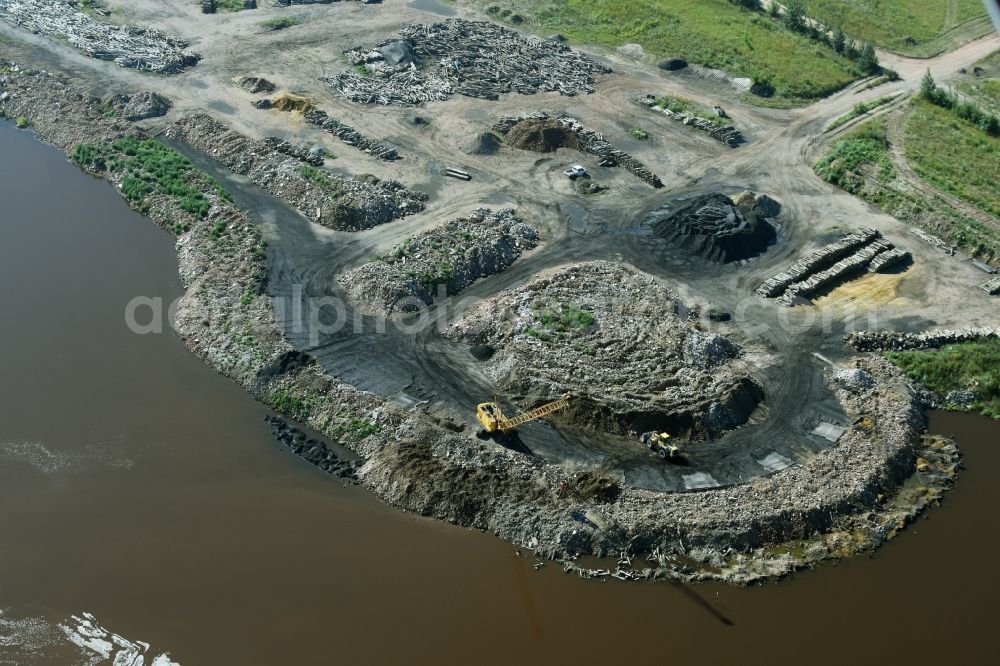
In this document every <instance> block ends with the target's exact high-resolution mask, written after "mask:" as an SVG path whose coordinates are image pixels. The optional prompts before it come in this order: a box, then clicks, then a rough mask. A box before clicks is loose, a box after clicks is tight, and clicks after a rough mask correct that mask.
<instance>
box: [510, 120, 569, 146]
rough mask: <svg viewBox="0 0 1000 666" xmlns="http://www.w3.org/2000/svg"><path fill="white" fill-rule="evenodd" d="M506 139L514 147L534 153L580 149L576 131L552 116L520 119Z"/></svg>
mask: <svg viewBox="0 0 1000 666" xmlns="http://www.w3.org/2000/svg"><path fill="white" fill-rule="evenodd" d="M507 140H508V141H510V143H511V145H512V146H514V147H515V148H520V149H521V150H532V151H534V152H536V153H551V152H555V151H556V149H558V148H572V149H574V150H580V137H579V136H577V134H576V132H574V131H573V130H571V129H569V128H568V127H566V126H565V125H563V124H562V123H561V122H559V121H558V120H555V119H552V118H538V119H536V118H528V119H526V120H522V121H521V122H519V123H517V124H516V125H514V126H513V127H511V128H510V131H509V132H507Z"/></svg>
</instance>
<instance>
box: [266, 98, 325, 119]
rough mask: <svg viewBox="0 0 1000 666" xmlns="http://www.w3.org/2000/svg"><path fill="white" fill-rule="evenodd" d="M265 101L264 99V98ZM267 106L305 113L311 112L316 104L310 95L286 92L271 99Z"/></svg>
mask: <svg viewBox="0 0 1000 666" xmlns="http://www.w3.org/2000/svg"><path fill="white" fill-rule="evenodd" d="M262 101H263V100H262ZM269 102H270V103H269V104H268V106H267V108H273V109H277V110H278V111H288V112H292V111H297V112H298V113H301V114H303V115H305V114H307V113H309V112H310V111H312V110H313V109H315V108H316V106H315V105H314V104H313V102H312V100H311V99H309V98H308V97H302V96H301V95H293V94H291V93H285V94H283V95H278V96H277V97H275V98H274V99H272V100H269Z"/></svg>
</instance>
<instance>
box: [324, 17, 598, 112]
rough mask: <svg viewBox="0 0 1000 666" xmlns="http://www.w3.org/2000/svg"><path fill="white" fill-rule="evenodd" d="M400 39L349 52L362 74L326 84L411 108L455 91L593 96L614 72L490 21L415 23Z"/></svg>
mask: <svg viewBox="0 0 1000 666" xmlns="http://www.w3.org/2000/svg"><path fill="white" fill-rule="evenodd" d="M400 37H401V39H398V40H387V41H384V42H381V43H379V44H377V45H375V46H374V47H361V46H359V47H356V48H353V49H348V50H347V51H345V54H346V55H347V59H348V61H349V62H350V63H351V65H353V66H354V67H356V68H358V69H359V70H361V71H360V72H345V73H342V74H340V75H339V76H338V77H336V78H324V79H322V80H324V81H326V82H327V83H329V84H330V85H332V86H333V87H334V88H336V89H337V90H339V91H341V92H342V93H343V94H344V95H346V96H347V98H348V99H351V100H353V101H355V102H360V103H362V104H383V105H390V104H393V105H399V106H411V105H415V104H420V103H421V102H429V101H432V100H446V99H448V98H450V97H451V96H452V95H455V94H458V95H465V96H467V97H480V98H484V99H497V98H498V97H499V95H502V94H504V93H510V92H518V93H521V94H522V95H533V94H535V93H536V92H538V91H540V90H542V91H554V92H558V93H559V94H561V95H577V94H579V93H592V92H594V88H593V83H594V74H597V73H608V72H610V71H611V70H610V69H609V68H607V67H605V66H604V65H600V64H598V63H597V62H595V61H593V60H591V59H590V58H588V57H586V56H583V55H580V54H578V53H574V52H573V51H572V50H571V49H570V48H569V47H568V46H566V45H564V44H560V43H558V42H551V41H546V40H542V39H539V38H537V37H526V36H523V35H520V34H518V33H516V32H514V31H513V30H508V29H507V28H504V27H502V26H499V25H497V24H495V23H489V22H486V21H466V20H463V19H450V20H448V21H445V22H443V23H434V24H431V25H411V26H407V27H406V28H403V29H402V30H401V31H400Z"/></svg>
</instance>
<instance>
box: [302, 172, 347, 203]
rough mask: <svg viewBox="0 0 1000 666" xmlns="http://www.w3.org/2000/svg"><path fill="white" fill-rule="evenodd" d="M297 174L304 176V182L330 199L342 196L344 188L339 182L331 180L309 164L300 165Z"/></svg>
mask: <svg viewBox="0 0 1000 666" xmlns="http://www.w3.org/2000/svg"><path fill="white" fill-rule="evenodd" d="M298 172H299V173H300V174H302V175H303V176H305V178H306V180H308V181H309V182H311V183H313V184H314V185H316V186H317V187H319V188H320V189H321V190H323V191H324V192H326V193H327V194H329V195H330V196H332V197H340V196H342V195H343V194H344V186H343V185H341V184H340V182H339V181H337V180H334V179H333V178H331V177H330V175H329V174H327V173H326V172H325V171H320V170H319V169H317V168H316V167H314V166H311V165H309V164H300V165H299V167H298Z"/></svg>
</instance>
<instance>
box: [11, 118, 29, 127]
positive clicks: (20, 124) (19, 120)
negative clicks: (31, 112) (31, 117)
mask: <svg viewBox="0 0 1000 666" xmlns="http://www.w3.org/2000/svg"><path fill="white" fill-rule="evenodd" d="M14 124H15V125H17V128H18V129H24V128H26V127H27V126H28V125H30V124H31V123H29V122H28V119H27V117H25V116H18V117H17V119H16V120H15V121H14Z"/></svg>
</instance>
